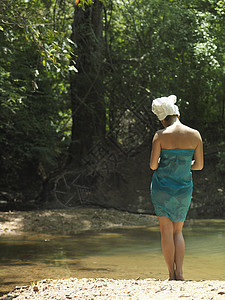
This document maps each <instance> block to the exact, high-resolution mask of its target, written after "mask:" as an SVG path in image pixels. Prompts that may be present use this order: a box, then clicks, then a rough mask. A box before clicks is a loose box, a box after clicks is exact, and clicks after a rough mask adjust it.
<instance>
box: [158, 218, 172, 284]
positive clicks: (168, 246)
mask: <svg viewBox="0 0 225 300" xmlns="http://www.w3.org/2000/svg"><path fill="white" fill-rule="evenodd" d="M158 220H159V225H160V232H161V245H162V251H163V255H164V258H165V261H166V264H167V267H168V271H169V280H173V279H175V276H174V260H175V244H174V232H173V231H174V225H173V222H171V221H170V219H169V218H168V217H158Z"/></svg>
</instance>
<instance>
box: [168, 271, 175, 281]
mask: <svg viewBox="0 0 225 300" xmlns="http://www.w3.org/2000/svg"><path fill="white" fill-rule="evenodd" d="M168 280H176V275H175V272H173V273H172V274H169V278H168Z"/></svg>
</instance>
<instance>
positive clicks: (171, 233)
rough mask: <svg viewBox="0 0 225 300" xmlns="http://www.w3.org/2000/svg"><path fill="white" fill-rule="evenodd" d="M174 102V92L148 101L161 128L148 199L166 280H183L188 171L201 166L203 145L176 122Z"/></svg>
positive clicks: (189, 186)
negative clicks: (158, 231) (156, 221)
mask: <svg viewBox="0 0 225 300" xmlns="http://www.w3.org/2000/svg"><path fill="white" fill-rule="evenodd" d="M175 103H176V96H174V95H171V96H169V97H162V98H158V99H155V100H154V101H153V103H152V111H153V113H154V114H156V115H157V117H158V118H159V120H160V121H161V122H162V125H163V126H164V129H162V130H159V131H157V132H156V133H155V135H154V137H153V141H152V152H151V159H150V168H151V169H152V170H154V171H155V172H154V174H153V177H152V183H151V198H152V202H153V205H154V209H155V213H156V215H157V216H158V220H159V225H160V232H161V245H162V251H163V255H164V258H165V261H166V264H167V267H168V271H169V280H184V277H183V270H182V266H183V260H184V250H185V243H184V238H183V234H182V228H183V224H184V221H185V218H186V215H187V212H188V209H189V206H190V203H191V196H192V190H193V183H192V173H191V170H201V169H202V168H203V146H202V139H201V136H200V134H199V132H198V131H197V130H194V129H192V128H190V127H188V126H185V125H183V124H182V123H181V122H180V120H179V116H180V113H179V110H178V107H177V106H176V105H175ZM193 157H194V160H192V159H193Z"/></svg>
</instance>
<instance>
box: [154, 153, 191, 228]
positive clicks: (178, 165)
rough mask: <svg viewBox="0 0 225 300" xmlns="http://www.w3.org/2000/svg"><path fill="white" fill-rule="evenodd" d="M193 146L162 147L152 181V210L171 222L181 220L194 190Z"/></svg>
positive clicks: (184, 215)
mask: <svg viewBox="0 0 225 300" xmlns="http://www.w3.org/2000/svg"><path fill="white" fill-rule="evenodd" d="M193 154H194V149H162V150H161V154H160V162H159V167H158V169H157V170H156V171H155V172H154V174H153V177H152V183H151V199H152V203H153V205H154V209H155V213H156V215H157V216H160V217H163V216H165V217H169V219H170V220H171V221H172V222H184V220H185V218H186V216H187V213H188V209H189V207H190V204H191V196H192V191H193V182H192V173H191V162H192V159H193Z"/></svg>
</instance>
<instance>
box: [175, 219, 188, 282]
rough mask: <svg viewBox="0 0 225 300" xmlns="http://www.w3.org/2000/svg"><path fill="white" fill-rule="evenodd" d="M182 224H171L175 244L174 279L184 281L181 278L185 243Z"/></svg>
mask: <svg viewBox="0 0 225 300" xmlns="http://www.w3.org/2000/svg"><path fill="white" fill-rule="evenodd" d="M183 225H184V222H177V223H173V236H174V244H175V264H176V271H175V274H176V279H177V280H184V277H183V270H182V267H183V261H184V251H185V243H184V237H183V234H182V229H183Z"/></svg>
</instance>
